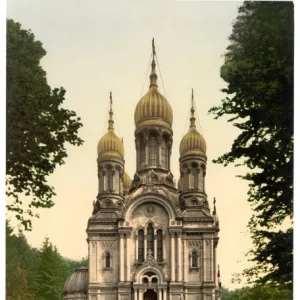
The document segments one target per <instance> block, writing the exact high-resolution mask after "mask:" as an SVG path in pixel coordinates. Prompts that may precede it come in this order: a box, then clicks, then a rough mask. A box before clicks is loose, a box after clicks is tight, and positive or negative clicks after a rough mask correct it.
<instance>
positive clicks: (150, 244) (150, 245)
mask: <svg viewBox="0 0 300 300" xmlns="http://www.w3.org/2000/svg"><path fill="white" fill-rule="evenodd" d="M149 250H151V253H152V255H153V253H154V228H153V226H152V224H151V223H150V224H149V225H148V228H147V253H148V252H149Z"/></svg>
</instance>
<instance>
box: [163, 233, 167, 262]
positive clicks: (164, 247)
mask: <svg viewBox="0 0 300 300" xmlns="http://www.w3.org/2000/svg"><path fill="white" fill-rule="evenodd" d="M162 239H163V241H162V243H163V261H165V260H166V242H167V241H166V239H165V234H164V233H163V236H162Z"/></svg>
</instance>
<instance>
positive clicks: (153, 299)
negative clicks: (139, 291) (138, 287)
mask: <svg viewBox="0 0 300 300" xmlns="http://www.w3.org/2000/svg"><path fill="white" fill-rule="evenodd" d="M144 300H157V294H156V293H155V292H154V291H153V290H147V291H146V292H145V293H144Z"/></svg>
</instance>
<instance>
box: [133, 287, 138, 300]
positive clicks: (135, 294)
mask: <svg viewBox="0 0 300 300" xmlns="http://www.w3.org/2000/svg"><path fill="white" fill-rule="evenodd" d="M134 300H138V298H137V289H134Z"/></svg>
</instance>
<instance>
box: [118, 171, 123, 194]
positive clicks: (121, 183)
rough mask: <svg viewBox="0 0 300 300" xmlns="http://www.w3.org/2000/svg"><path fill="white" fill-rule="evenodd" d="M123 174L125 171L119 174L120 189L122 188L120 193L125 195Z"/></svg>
mask: <svg viewBox="0 0 300 300" xmlns="http://www.w3.org/2000/svg"><path fill="white" fill-rule="evenodd" d="M123 175H124V173H123V172H120V174H119V179H120V181H119V190H120V195H123V184H124V183H123Z"/></svg>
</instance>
